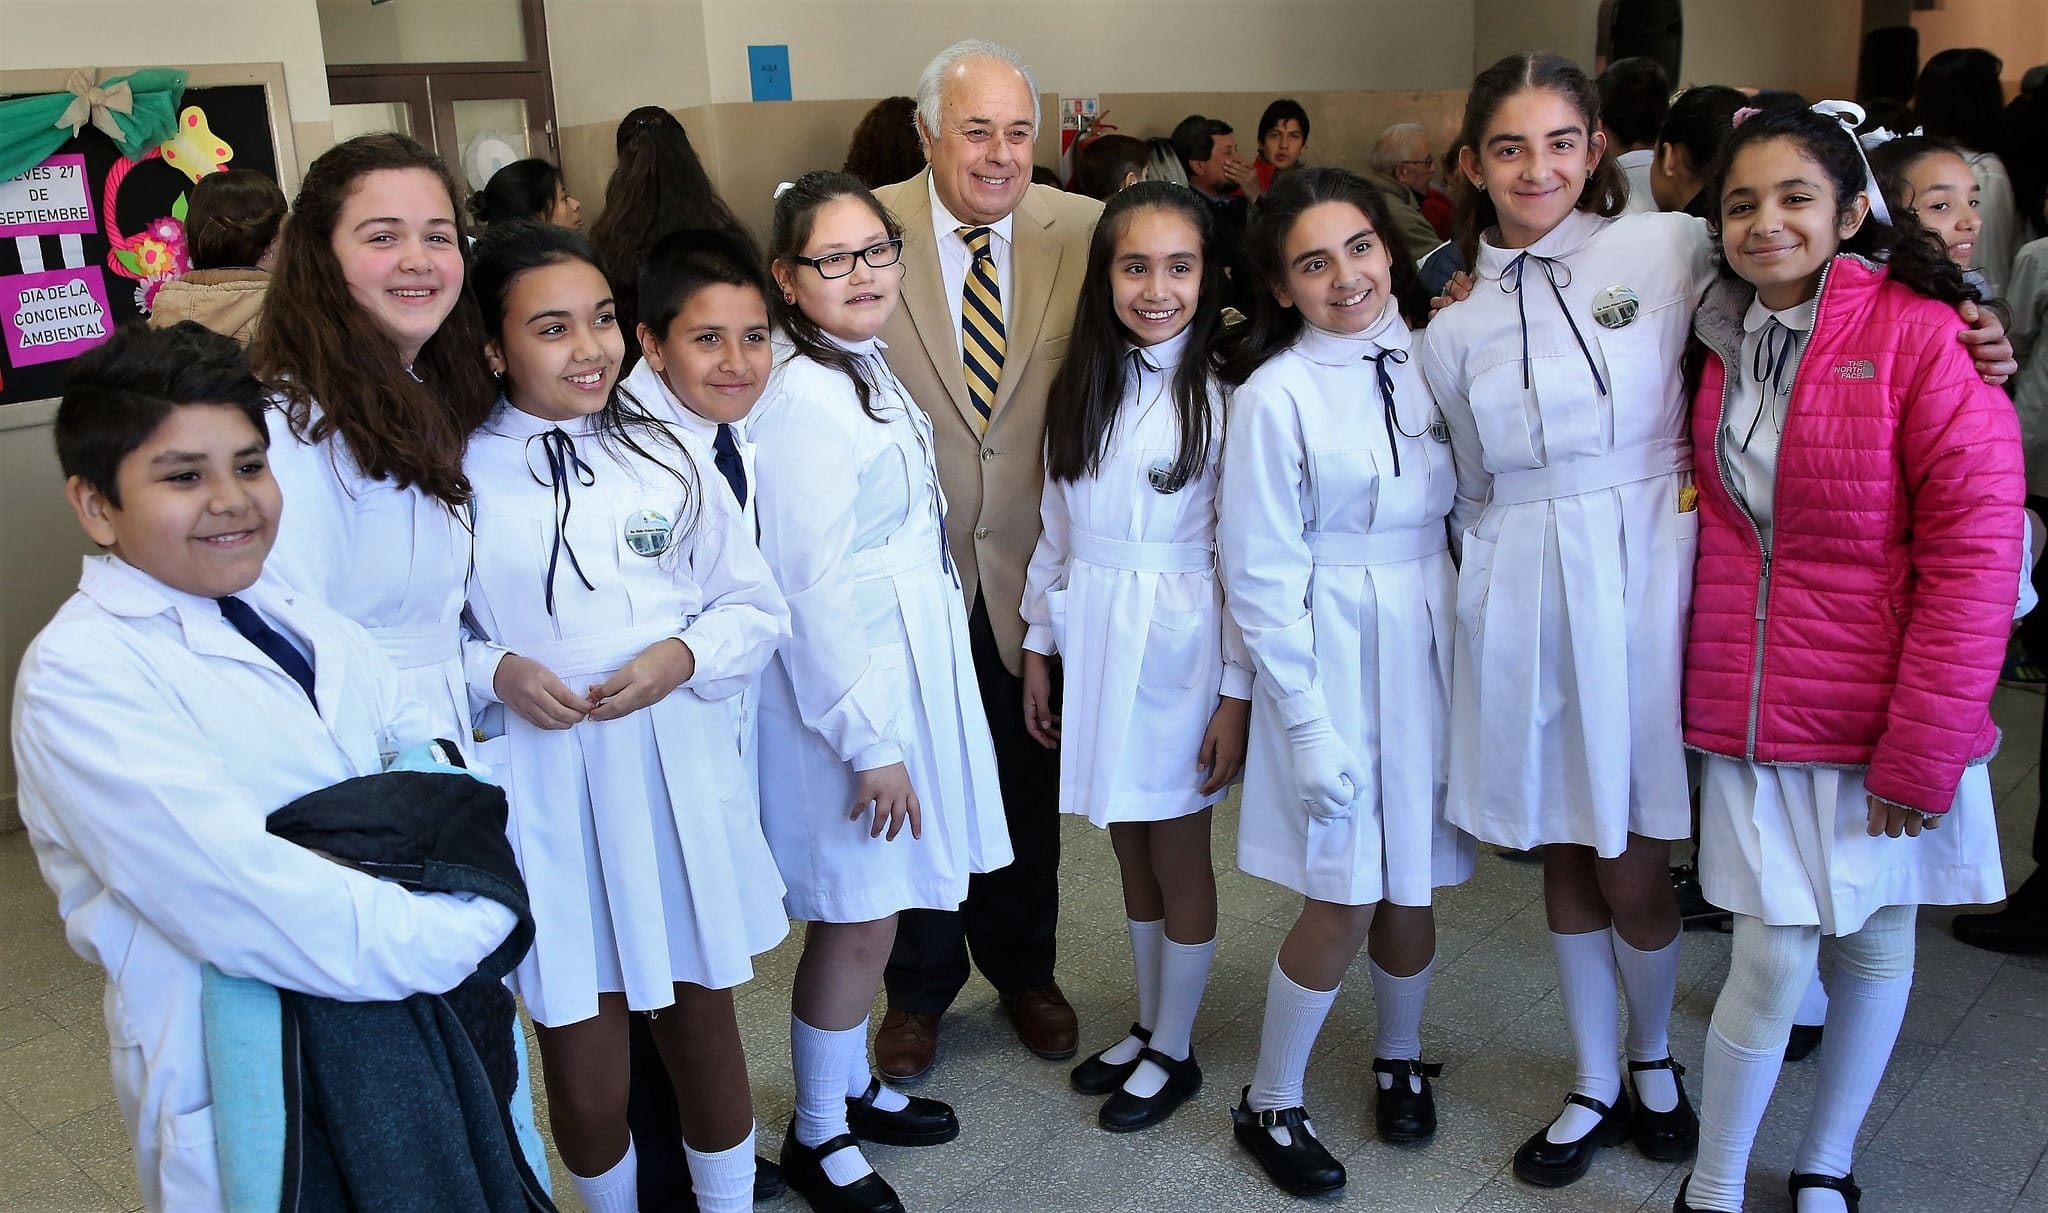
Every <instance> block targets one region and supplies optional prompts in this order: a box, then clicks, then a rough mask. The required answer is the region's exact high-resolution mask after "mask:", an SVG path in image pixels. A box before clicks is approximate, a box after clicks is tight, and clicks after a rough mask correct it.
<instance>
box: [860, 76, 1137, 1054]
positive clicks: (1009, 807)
mask: <svg viewBox="0 0 2048 1213" xmlns="http://www.w3.org/2000/svg"><path fill="white" fill-rule="evenodd" d="M916 121H917V132H918V138H919V140H920V142H922V144H923V145H924V153H925V160H926V163H927V167H926V169H925V171H924V172H921V173H919V174H918V175H917V176H915V177H913V178H911V179H910V180H908V181H905V182H901V183H899V184H896V185H889V186H884V187H882V188H881V189H879V190H877V191H875V193H876V196H877V197H878V198H879V199H880V200H881V202H882V204H883V205H884V206H886V207H888V208H889V210H890V211H891V212H892V213H893V214H894V215H895V216H896V217H897V219H898V220H899V221H901V223H902V225H903V265H904V276H903V304H902V306H901V307H899V308H898V309H897V311H896V314H895V315H894V316H893V317H891V318H890V320H889V322H888V324H887V325H886V326H884V328H883V329H882V340H883V341H884V342H885V343H886V344H887V346H888V351H887V354H886V357H887V359H888V363H889V368H890V369H891V370H892V371H894V372H895V374H896V376H897V378H898V379H900V380H902V382H903V386H904V387H905V388H906V389H907V390H908V391H909V393H910V395H911V398H912V399H914V400H916V401H917V403H918V406H919V407H920V408H922V409H924V411H925V412H926V413H927V414H929V415H930V417H931V420H932V431H933V434H934V440H935V443H936V445H937V448H938V449H937V461H938V467H939V482H940V485H941V487H942V488H943V489H944V490H945V494H946V511H947V512H946V541H947V545H948V547H949V548H950V549H951V551H952V556H953V564H954V567H955V568H957V569H958V570H959V575H960V587H961V592H962V594H963V595H964V596H965V597H966V600H967V607H968V627H969V631H970V633H971V638H972V642H973V651H974V664H975V672H976V674H977V676H978V678H979V680H980V684H981V699H982V706H983V708H984V709H985V710H986V712H987V714H988V722H989V731H990V733H991V734H992V735H993V737H994V740H995V752H996V768H997V774H998V776H999V778H1000V780H1001V784H1002V793H1003V806H1004V810H1005V812H1006V814H1007V816H1008V819H1009V830H1010V844H1011V848H1012V850H1013V851H1014V852H1015V855H1016V859H1015V861H1014V862H1013V863H1011V864H1010V865H1009V866H1008V867H1006V868H1003V869H1001V870H999V871H995V872H989V873H984V874H980V875H976V876H974V877H973V879H972V881H971V882H970V884H969V890H968V894H967V901H966V903H965V904H964V905H962V906H961V908H960V910H959V911H958V912H953V911H939V910H910V911H906V912H904V914H903V915H902V917H901V919H900V921H899V925H898V928H897V934H896V947H895V951H894V952H893V953H892V954H891V956H890V959H889V967H888V971H887V975H886V977H885V979H884V984H885V986H886V989H887V991H888V1004H889V1005H888V1013H887V1015H886V1016H885V1017H884V1018H883V1020H882V1028H881V1031H880V1033H879V1035H878V1036H877V1037H876V1039H875V1064H876V1068H877V1069H879V1070H880V1071H881V1072H882V1073H883V1074H884V1075H887V1076H888V1077H891V1078H895V1079H908V1078H914V1077H916V1076H918V1075H920V1074H922V1073H924V1072H925V1071H926V1070H927V1069H929V1068H930V1067H931V1064H932V1060H933V1058H934V1056H935V1055H936V1053H937V1049H938V1033H939V1019H940V1016H941V1015H942V1014H943V1013H944V1012H945V1010H946V1008H947V1007H948V1006H949V1005H951V1003H952V1001H953V999H954V998H955V996H957V995H958V994H959V992H960V990H961V987H962V986H964V985H965V984H966V982H967V975H968V957H969V954H970V952H971V953H972V956H973V961H974V964H975V965H976V966H978V967H979V968H980V969H981V971H982V974H983V975H984V976H986V977H987V978H988V980H989V983H990V984H991V985H993V986H994V987H995V988H996V992H997V993H998V994H999V995H1000V996H1001V998H1002V1004H1003V1008H1004V1010H1005V1012H1006V1013H1007V1014H1008V1015H1009V1017H1010V1020H1011V1022H1012V1023H1013V1024H1014V1025H1015V1027H1016V1029H1017V1035H1018V1038H1019V1039H1020V1040H1022V1041H1023V1043H1024V1045H1025V1047H1026V1048H1028V1049H1030V1050H1031V1051H1032V1052H1033V1053H1035V1054H1037V1055H1038V1056H1040V1057H1045V1058H1052V1059H1057V1058H1065V1057H1069V1056H1072V1055H1073V1053H1074V1045H1075V1040H1076V1039H1077V1034H1078V1030H1077V1025H1076V1023H1075V1019H1074V1011H1073V1008H1072V1007H1070V1006H1069V1005H1068V1004H1067V1000H1066V997H1065V996H1064V995H1063V994H1061V992H1060V988H1059V985H1058V983H1057V982H1056V981H1054V980H1053V957H1054V927H1055V925H1056V923H1057V921H1058V915H1059V883H1058V878H1059V851H1060V846H1059V843H1060V833H1059V832H1060V823H1059V755H1058V752H1057V751H1052V750H1046V749H1043V748H1041V747H1040V746H1039V745H1038V744H1037V743H1036V742H1034V741H1032V740H1031V737H1030V735H1029V734H1028V733H1026V731H1025V729H1024V718H1023V702H1024V686H1023V682H1022V680H1021V678H1020V677H1019V669H1020V659H1019V653H1020V650H1021V648H1022V645H1023V640H1024V621H1023V619H1022V618H1021V617H1020V616H1019V615H1018V603H1019V601H1020V600H1021V599H1022V597H1023V594H1024V569H1025V566H1026V565H1027V564H1028V563H1029V562H1030V560H1031V551H1032V549H1033V548H1034V547H1035V546H1037V543H1038V534H1039V518H1038V505H1039V494H1040V490H1041V488H1042V485H1043V481H1044V472H1045V461H1044V454H1043V448H1044V443H1045V401H1046V392H1047V390H1048V389H1049V388H1050V387H1051V384H1052V378H1053V375H1054V373H1055V372H1056V371H1058V369H1059V365H1060V361H1061V359H1062V358H1063V357H1064V356H1065V355H1066V350H1067V335H1068V332H1069V330H1070V329H1071V327H1072V325H1073V320H1074V307H1075V304H1076V302H1077V301H1078V300H1079V298H1080V292H1081V277H1082V273H1083V271H1084V270H1085V268H1086V264H1087V253H1088V237H1089V234H1090V233H1091V232H1092V231H1093V230H1094V226H1095V220H1096V218H1097V217H1098V216H1100V215H1101V213H1102V204H1101V203H1099V202H1096V201H1094V200H1093V199H1089V198H1083V197H1080V196H1079V195H1075V194H1065V193H1061V192H1060V191H1058V190H1055V189H1049V188H1046V187H1044V186H1034V185H1032V184H1031V156H1032V150H1033V147H1034V146H1035V144H1036V141H1037V138H1038V84H1037V81H1036V80H1035V79H1034V78H1033V76H1032V74H1031V69H1030V68H1029V67H1027V66H1025V64H1024V61H1023V60H1022V59H1021V58H1019V57H1018V55H1017V53H1016V52H1015V51H1012V50H1010V49H1009V48H1007V47H1004V46H1000V45H998V44H996V43H993V42H985V41H980V40H969V41H965V42H959V43H956V44H954V45H952V46H949V47H947V48H946V49H945V50H943V51H941V52H939V55H938V57H937V58H935V59H933V60H932V62H931V64H930V65H929V66H928V67H926V68H925V71H924V75H923V77H922V78H921V79H920V80H919V81H918V89H917V117H916ZM970 292H972V303H971V304H970V303H969V302H968V299H969V293H970ZM991 298H993V300H994V307H993V308H990V307H988V306H987V303H988V301H989V300H990V299H991ZM919 792H920V793H923V792H924V789H919Z"/></svg>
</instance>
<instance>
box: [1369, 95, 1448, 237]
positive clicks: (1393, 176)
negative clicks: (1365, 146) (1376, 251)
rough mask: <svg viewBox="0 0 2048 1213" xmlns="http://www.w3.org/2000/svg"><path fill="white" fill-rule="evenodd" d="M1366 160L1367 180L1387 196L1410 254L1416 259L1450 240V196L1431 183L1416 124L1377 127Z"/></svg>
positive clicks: (1424, 138)
mask: <svg viewBox="0 0 2048 1213" xmlns="http://www.w3.org/2000/svg"><path fill="white" fill-rule="evenodd" d="M1370 163H1371V165H1372V172H1371V174H1370V175H1369V176H1368V177H1367V178H1366V179H1367V180H1368V181H1371V182H1372V183H1373V184H1374V185H1375V186H1378V187H1379V190H1380V192H1381V193H1383V194H1385V195H1386V196H1387V204H1388V207H1389V208H1390V209H1391V210H1392V211H1393V215H1394V225H1395V226H1396V227H1398V228H1400V229H1401V238H1402V239H1403V240H1405V241H1406V242H1407V244H1408V255H1409V256H1410V257H1413V258H1415V259H1417V260H1421V259H1422V258H1423V257H1424V256H1426V255H1427V254H1428V253H1429V250H1431V249H1433V248H1435V247H1436V246H1437V244H1438V242H1440V241H1444V240H1448V239H1450V236H1451V199H1450V196H1449V195H1447V194H1445V193H1444V192H1443V191H1442V190H1440V189H1438V188H1436V186H1435V185H1433V184H1432V183H1431V181H1430V177H1431V176H1432V174H1433V173H1434V172H1435V169H1436V161H1435V160H1434V159H1433V158H1432V157H1431V155H1430V149H1429V132H1428V131H1427V130H1424V129H1423V127H1422V124H1421V123H1419V122H1397V123H1395V124H1394V125H1392V126H1390V127H1388V128H1387V129H1386V130H1384V131H1381V132H1380V137H1379V141H1378V142H1376V143H1374V144H1373V145H1372V157H1371V160H1370Z"/></svg>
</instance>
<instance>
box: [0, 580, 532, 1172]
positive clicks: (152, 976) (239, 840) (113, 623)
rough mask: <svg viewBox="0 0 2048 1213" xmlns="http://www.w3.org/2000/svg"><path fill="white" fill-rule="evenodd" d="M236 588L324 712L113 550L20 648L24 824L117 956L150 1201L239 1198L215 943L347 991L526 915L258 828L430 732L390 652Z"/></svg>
mask: <svg viewBox="0 0 2048 1213" xmlns="http://www.w3.org/2000/svg"><path fill="white" fill-rule="evenodd" d="M238 597H240V598H241V599H242V600H243V601H244V602H247V603H248V604H249V605H251V606H252V607H254V608H256V610H257V611H258V613H259V614H261V615H262V616H264V617H265V618H266V619H267V620H268V621H269V622H270V623H271V624H272V626H273V627H276V628H278V629H279V630H280V631H281V632H285V633H288V634H289V635H290V636H291V637H292V638H293V639H295V640H296V641H297V642H298V643H299V644H300V645H301V646H302V647H303V648H304V649H305V650H306V651H308V652H310V653H311V654H312V665H313V671H314V673H313V679H314V691H315V693H316V695H317V697H318V700H319V708H318V710H317V711H316V710H315V709H314V706H313V704H312V703H311V702H309V701H308V700H307V699H306V695H305V692H304V691H303V690H301V689H300V687H299V684H298V683H297V682H295V681H293V680H292V678H291V676H290V675H288V674H286V673H285V672H284V671H283V670H282V669H280V668H278V666H277V665H276V664H275V663H274V662H272V661H271V660H270V658H268V657H266V656H264V655H263V653H262V652H261V651H259V650H258V649H257V648H256V647H255V646H254V645H253V644H251V643H250V642H249V641H248V640H246V639H244V638H243V637H242V635H241V633H239V632H237V631H236V630H235V629H234V627H233V626H232V625H230V624H229V623H228V622H227V621H226V620H225V619H223V618H221V614H220V608H219V607H218V606H216V605H215V604H214V603H213V602H211V601H210V600H207V599H202V598H194V597H192V596H191V595H188V594H181V593H179V592H178V591H176V590H173V589H171V588H169V587H168V586H165V585H163V584H162V583H160V582H158V581H156V580H155V579H153V578H151V577H149V576H148V575H147V574H145V573H142V572H140V571H138V570H136V569H134V568H132V567H130V566H129V565H127V564H124V563H122V562H121V561H120V560H118V559H116V558H114V557H111V556H91V557H87V558H86V560H85V568H84V573H83V575H82V576H81V577H80V578H79V584H78V592H77V593H76V594H74V595H73V596H72V597H71V599H70V600H69V601H68V602H66V603H65V604H64V605H63V606H62V607H61V608H59V609H58V611H57V614H56V617H55V618H53V619H52V620H51V621H50V623H49V625H48V626H46V627H45V628H44V629H43V630H42V632H41V634H40V635H38V636H37V637H36V640H35V642H34V643H33V644H31V645H30V646H29V649H28V652H27V653H26V654H25V655H24V656H23V658H22V663H21V672H20V676H19V678H18V679H17V681H16V684H15V697H14V756H15V766H16V770H17V771H18V773H19V777H20V784H21V786H20V804H21V818H22V823H23V824H24V825H25V826H26V827H27V829H28V833H29V841H30V842H31V843H32V844H33V846H34V847H35V852H36V861H37V863H38V864H39V865H41V868H42V873H43V879H44V880H45V881H46V882H48V883H49V886H50V888H51V889H52V890H54V891H55V892H56V894H57V913H58V914H59V915H60V916H61V917H62V918H63V920H64V935H65V938H66V939H67V940H68V941H69V942H70V944H71V947H72V949H73V950H75V951H76V952H77V953H78V954H79V955H80V956H82V957H84V958H85V959H87V960H89V961H91V962H93V963H94V964H97V965H99V966H100V967H101V968H104V969H105V970H106V971H107V988H106V994H105V997H104V998H103V999H102V1004H103V1009H104V1012H105V1015H106V1024H107V1039H108V1045H109V1048H108V1062H109V1067H110V1069H111V1070H112V1071H113V1080H114V1095H115V1098H116V1100H117V1101H118V1103H119V1104H120V1108H121V1119H122V1122H123V1123H124V1124H125V1126H126V1127H127V1130H128V1136H129V1138H130V1139H131V1140H132V1141H133V1142H134V1143H135V1170H136V1179H137V1182H138V1184H139V1185H140V1187H141V1190H142V1201H143V1204H144V1206H145V1207H147V1208H150V1209H163V1210H179V1211H185V1210H216V1209H220V1208H222V1207H224V1206H223V1196H222V1193H221V1190H220V1173H219V1166H218V1163H217V1161H216V1158H215V1153H214V1124H213V1092H212V1086H211V1084H210V1082H209V1080H208V1077H207V1070H206V1044H205V1037H204V1034H203V1031H202V1020H201V1012H200V1004H199V992H200V973H201V965H202V963H211V964H212V965H214V966H215V967H216V968H218V969H220V970H221V971H222V972H223V973H226V974H228V975H229V976H233V977H247V978H253V979H255V980H257V981H263V982H268V983H269V984H271V985H273V986H276V987H278V988H280V989H286V990H296V991H299V992H301V993H305V994H311V995H315V996H317V997H322V998H335V999H343V1000H347V1001H361V1000H395V999H401V998H407V997H410V996H411V995H413V994H417V993H420V992H423V991H441V990H447V989H452V988H453V987H454V986H456V985H457V984H459V983H460V982H462V981H463V980H465V979H466V978H468V977H469V975H470V974H471V973H473V972H475V970H476V966H477V963H478V962H479V961H481V960H482V959H483V958H484V957H485V956H487V955H489V954H490V953H491V952H492V951H493V950H494V949H496V948H497V946H498V944H499V943H501V942H502V941H503V940H504V938H505V935H506V933H507V932H508V931H510V930H511V928H512V925H513V922H514V916H513V914H512V912H511V911H510V910H509V909H507V908H506V907H504V906H501V905H498V904H497V903H495V902H490V901H480V900H479V901H472V900H468V899H465V898H463V897H460V896H454V895H448V894H429V895H420V894H414V893H411V892H408V891H406V890H405V889H404V888H402V887H401V886H399V885H396V884H391V883H389V882H387V881H382V880H378V879H376V878H374V877H371V876H368V875H365V874H364V873H361V872H358V871H356V870H355V869H353V868H349V867H345V866H343V865H341V864H337V863H334V862H333V861H331V860H328V859H325V858H322V857H321V856H319V855H317V854H315V853H314V852H312V851H309V850H306V849H304V848H302V847H299V846H296V845H294V844H292V843H289V842H286V841H285V840H284V839H282V838H278V837H276V836H275V835H273V834H270V833H269V832H268V831H267V830H266V829H265V828H264V821H265V819H266V818H267V817H268V816H269V815H270V814H271V813H272V812H274V811H276V810H277V809H280V808H282V807H284V806H285V805H286V804H289V803H290V802H292V801H294V800H296V799H298V798H299V797H301V796H304V795H306V794H307V793H310V792H314V791H318V790H319V789H321V788H325V787H329V786H332V785H334V784H337V783H340V782H342V781H344V780H347V779H353V778H355V777H357V776H359V775H374V774H376V773H378V772H379V771H381V770H383V761H382V758H381V751H382V750H383V749H384V748H385V746H386V745H387V744H389V742H390V741H395V742H396V743H397V745H398V746H399V747H400V748H403V747H405V746H409V745H412V744H415V743H417V742H420V741H424V740H427V737H428V734H427V728H428V721H427V717H426V715H425V713H424V712H422V711H421V710H420V707H419V705H418V704H416V703H415V702H413V701H412V700H411V699H410V698H409V697H408V696H406V695H405V694H403V693H402V691H401V681H400V679H399V676H398V673H397V671H396V670H394V669H392V668H391V663H390V662H389V660H387V659H386V658H385V657H384V655H383V654H382V653H381V652H379V651H378V649H377V646H375V645H374V644H372V643H371V641H370V638H369V637H368V636H366V635H364V634H363V631H362V629H361V628H358V627H356V626H355V625H354V624H352V623H350V622H349V621H348V620H346V619H344V618H342V617H341V616H340V615H338V614H336V613H334V612H332V611H329V610H327V609H326V608H324V607H322V606H319V605H317V604H315V603H313V602H311V601H310V600H308V599H307V598H305V597H303V596H301V595H299V594H298V593H297V592H296V591H294V590H292V589H290V588H289V587H287V586H285V585H284V584H283V583H281V582H278V581H276V580H274V579H272V578H271V577H270V576H268V575H266V576H265V577H264V578H263V579H262V580H260V581H258V582H257V583H256V584H255V585H254V586H251V587H250V588H248V589H246V590H243V591H242V592H241V593H240V594H239V595H238Z"/></svg>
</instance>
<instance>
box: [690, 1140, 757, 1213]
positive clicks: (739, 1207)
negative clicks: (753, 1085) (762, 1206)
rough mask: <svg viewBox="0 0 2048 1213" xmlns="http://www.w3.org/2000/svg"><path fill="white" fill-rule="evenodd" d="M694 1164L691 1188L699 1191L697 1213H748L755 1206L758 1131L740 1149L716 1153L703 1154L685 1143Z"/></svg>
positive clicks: (691, 1170) (692, 1164) (740, 1145)
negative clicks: (756, 1137)
mask: <svg viewBox="0 0 2048 1213" xmlns="http://www.w3.org/2000/svg"><path fill="white" fill-rule="evenodd" d="M683 1158H684V1160H685V1161H687V1162H688V1163H689V1164H690V1186H691V1187H692V1188H694V1189H696V1192H697V1213H747V1211H748V1210H749V1209H752V1208H753V1207H754V1132H753V1130H752V1129H749V1130H747V1138H746V1140H745V1141H742V1142H741V1143H740V1144H738V1145H736V1146H731V1147H728V1148H727V1149H723V1150H720V1151H718V1152H717V1153H716V1154H700V1153H698V1152H697V1151H695V1150H692V1149H691V1148H690V1143H688V1142H684V1143H683Z"/></svg>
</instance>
